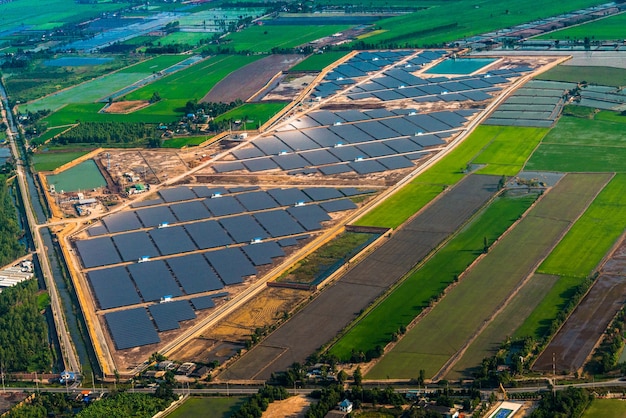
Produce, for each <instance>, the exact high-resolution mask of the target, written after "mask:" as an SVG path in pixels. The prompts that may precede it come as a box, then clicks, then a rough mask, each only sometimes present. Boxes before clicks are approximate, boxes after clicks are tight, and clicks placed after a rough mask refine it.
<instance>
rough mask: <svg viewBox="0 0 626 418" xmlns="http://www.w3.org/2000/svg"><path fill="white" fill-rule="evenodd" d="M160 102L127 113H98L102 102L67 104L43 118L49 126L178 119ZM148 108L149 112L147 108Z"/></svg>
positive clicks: (163, 121)
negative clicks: (161, 105)
mask: <svg viewBox="0 0 626 418" xmlns="http://www.w3.org/2000/svg"><path fill="white" fill-rule="evenodd" d="M159 105H160V102H159V103H155V104H153V105H151V106H148V107H147V108H145V109H141V110H140V111H138V112H134V113H128V114H112V113H99V112H100V110H101V109H102V108H103V107H104V104H103V103H75V104H69V105H67V106H65V107H63V108H62V109H60V110H58V111H56V112H54V113H53V114H51V115H50V116H48V117H46V118H44V119H43V121H44V122H46V123H47V124H48V127H49V128H52V127H55V126H63V125H68V124H73V123H76V122H127V123H133V122H135V123H139V122H144V123H168V122H174V121H176V120H178V115H177V114H174V113H168V108H167V107H165V108H163V107H160V106H159ZM148 109H150V112H147V110H148Z"/></svg>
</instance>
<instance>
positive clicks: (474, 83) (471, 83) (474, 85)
mask: <svg viewBox="0 0 626 418" xmlns="http://www.w3.org/2000/svg"><path fill="white" fill-rule="evenodd" d="M461 83H462V84H465V85H466V86H468V87H469V88H471V89H484V88H488V87H491V84H490V83H486V82H484V81H483V80H481V79H478V78H474V79H469V80H463V81H461Z"/></svg>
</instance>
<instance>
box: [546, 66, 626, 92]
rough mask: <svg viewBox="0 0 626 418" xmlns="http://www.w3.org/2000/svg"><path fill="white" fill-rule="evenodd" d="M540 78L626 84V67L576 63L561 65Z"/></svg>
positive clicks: (601, 84) (613, 84) (574, 81)
mask: <svg viewBox="0 0 626 418" xmlns="http://www.w3.org/2000/svg"><path fill="white" fill-rule="evenodd" d="M536 78H537V79H538V80H549V81H569V82H572V83H580V82H581V81H586V82H587V83H590V84H597V85H600V86H615V87H619V86H623V85H626V69H623V68H614V67H581V66H576V65H559V66H557V67H554V68H552V69H551V70H549V71H546V72H545V73H543V74H540V75H538V76H537V77H536Z"/></svg>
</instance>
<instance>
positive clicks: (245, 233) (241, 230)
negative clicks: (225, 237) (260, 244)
mask: <svg viewBox="0 0 626 418" xmlns="http://www.w3.org/2000/svg"><path fill="white" fill-rule="evenodd" d="M220 223H221V224H222V227H224V229H225V230H226V231H228V233H229V234H230V236H231V237H233V239H234V240H235V242H236V243H242V242H250V241H251V240H254V239H257V238H260V239H265V238H267V232H265V230H264V229H263V228H261V226H260V225H259V224H258V223H257V222H256V220H255V219H254V218H253V217H252V216H250V215H239V216H234V217H232V218H224V219H221V220H220Z"/></svg>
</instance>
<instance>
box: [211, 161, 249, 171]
mask: <svg viewBox="0 0 626 418" xmlns="http://www.w3.org/2000/svg"><path fill="white" fill-rule="evenodd" d="M245 168H246V167H244V165H243V164H242V163H241V162H240V161H230V162H226V163H217V164H214V165H213V170H215V172H216V173H228V172H231V171H237V170H243V169H245Z"/></svg>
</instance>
